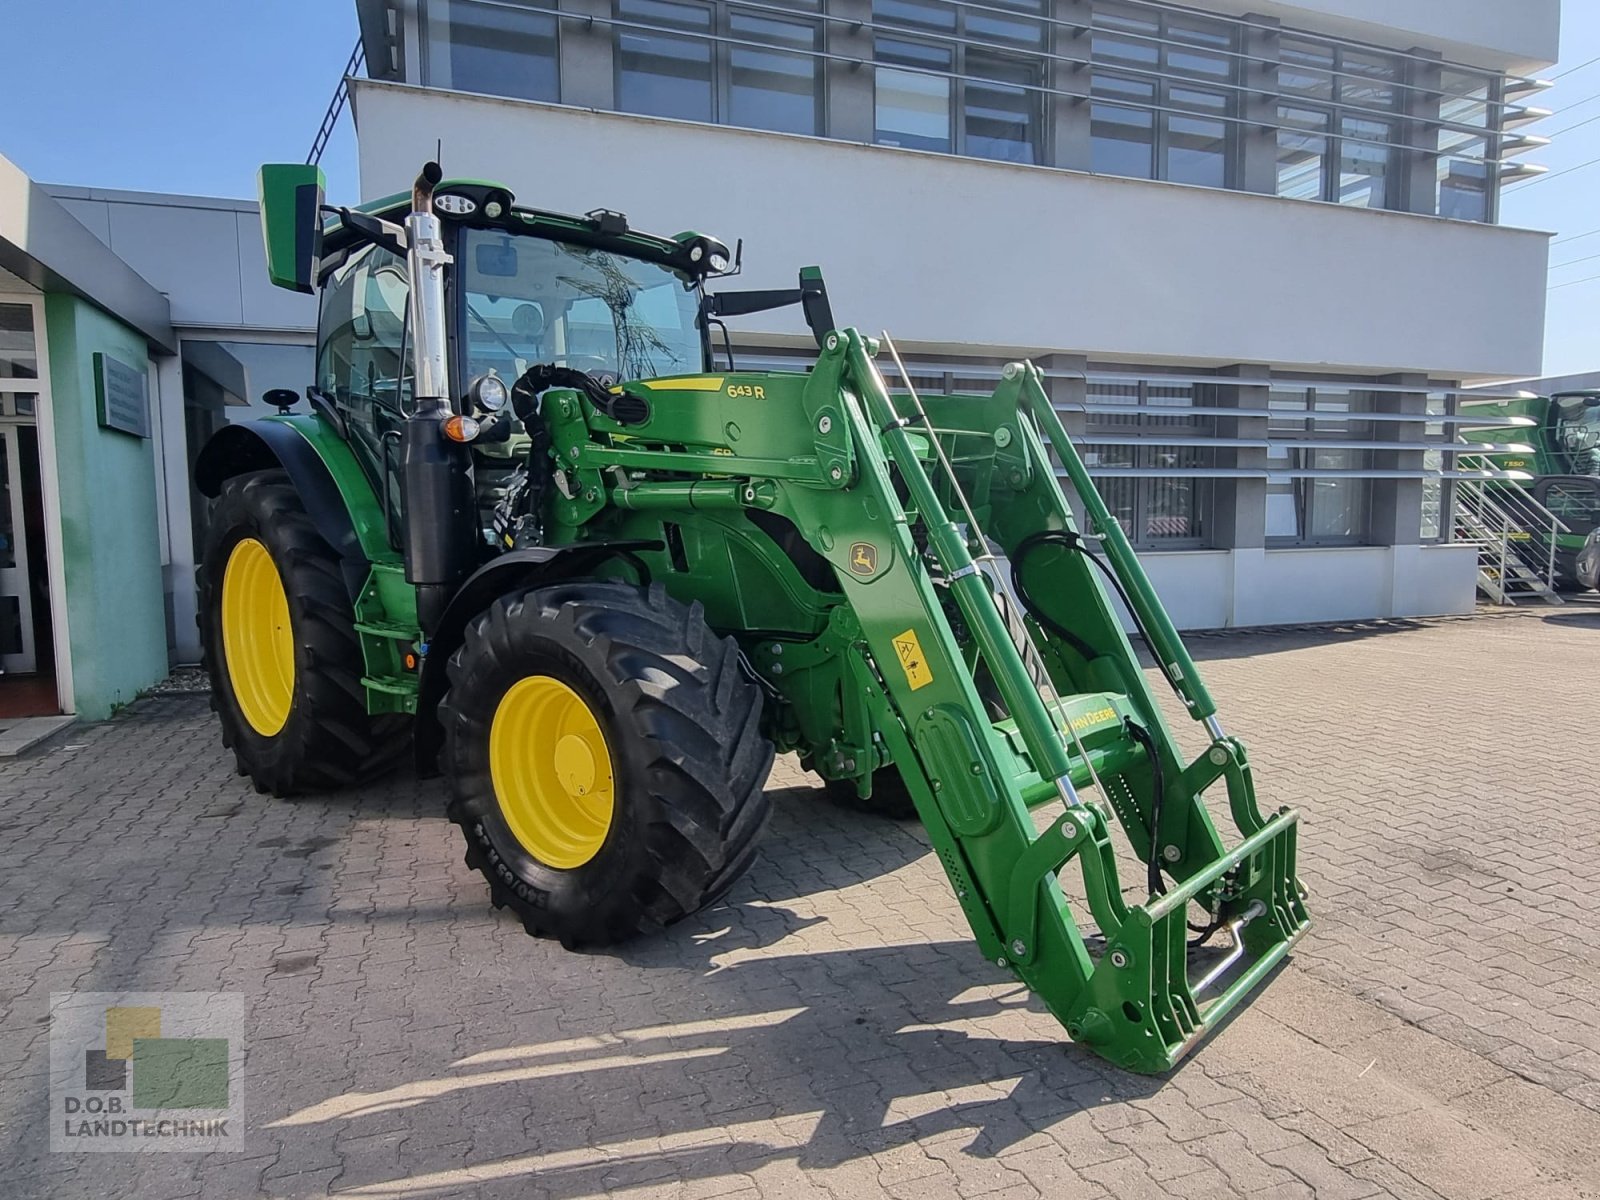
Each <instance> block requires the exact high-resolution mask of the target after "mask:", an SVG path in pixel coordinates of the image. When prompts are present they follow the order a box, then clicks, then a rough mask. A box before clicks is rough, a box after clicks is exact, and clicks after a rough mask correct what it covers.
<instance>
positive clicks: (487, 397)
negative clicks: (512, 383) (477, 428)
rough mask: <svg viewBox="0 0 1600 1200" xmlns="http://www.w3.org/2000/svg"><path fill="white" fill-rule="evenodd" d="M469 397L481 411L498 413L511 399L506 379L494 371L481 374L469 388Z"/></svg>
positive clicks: (473, 404)
mask: <svg viewBox="0 0 1600 1200" xmlns="http://www.w3.org/2000/svg"><path fill="white" fill-rule="evenodd" d="M467 398H468V399H469V400H471V401H472V406H473V407H474V408H476V409H477V410H478V411H479V412H488V413H497V412H499V411H500V410H501V409H502V408H504V407H505V406H506V402H507V401H509V400H510V399H511V392H510V390H509V389H508V388H507V387H506V383H505V380H503V379H501V378H500V376H498V375H496V374H495V373H494V372H493V371H490V372H488V373H487V374H484V375H479V376H478V377H477V378H476V379H474V380H473V381H472V386H471V387H469V388H468V389H467Z"/></svg>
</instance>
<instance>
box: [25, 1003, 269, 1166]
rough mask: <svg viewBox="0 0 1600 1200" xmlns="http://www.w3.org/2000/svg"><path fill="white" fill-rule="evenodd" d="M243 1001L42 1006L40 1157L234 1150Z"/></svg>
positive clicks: (238, 1136)
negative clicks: (43, 1150)
mask: <svg viewBox="0 0 1600 1200" xmlns="http://www.w3.org/2000/svg"><path fill="white" fill-rule="evenodd" d="M243 1034H244V998H243V997H242V996H240V995H238V994H237V993H228V992H56V993H53V994H52V995H51V997H50V1148H51V1149H52V1150H68V1151H72V1150H76V1151H107V1150H115V1151H128V1150H179V1151H184V1152H187V1153H191V1154H192V1153H197V1152H210V1151H216V1150H242V1149H244V1128H243V1115H242V1108H241V1104H240V1100H241V1096H240V1090H241V1089H240V1065H241V1062H242V1060H243V1044H242V1043H243Z"/></svg>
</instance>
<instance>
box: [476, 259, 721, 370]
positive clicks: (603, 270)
mask: <svg viewBox="0 0 1600 1200" xmlns="http://www.w3.org/2000/svg"><path fill="white" fill-rule="evenodd" d="M461 259H462V261H463V262H464V265H465V270H464V272H463V275H464V279H465V283H464V285H463V286H462V288H461V292H462V295H463V301H462V302H463V304H464V306H465V309H466V312H465V314H464V315H465V328H466V330H467V340H468V345H467V354H466V357H467V371H466V373H467V375H469V376H476V375H480V374H482V373H483V372H485V371H488V370H490V369H493V370H494V371H496V373H498V374H499V375H500V377H501V378H503V379H507V380H514V379H516V378H517V377H518V376H520V375H521V374H522V373H523V372H524V371H525V370H527V369H528V367H530V366H532V365H533V364H535V363H555V364H556V365H558V366H570V367H577V368H579V369H580V370H584V371H588V372H590V373H591V374H609V375H615V376H618V377H620V378H623V379H650V378H653V377H655V376H657V375H676V374H684V373H687V372H690V371H698V370H700V369H701V368H702V367H703V366H704V350H703V347H702V343H701V340H700V330H699V326H698V320H699V312H700V307H699V293H698V290H697V289H696V288H694V287H693V286H692V285H690V283H689V281H687V280H686V279H684V278H683V277H681V276H679V275H677V274H674V273H673V272H672V271H669V270H668V269H667V268H665V267H660V266H656V265H655V264H653V263H647V262H640V261H638V260H635V259H625V258H620V257H618V256H617V255H614V254H611V253H608V252H607V251H604V250H597V249H590V248H587V247H582V246H572V245H567V244H565V243H562V242H550V241H544V240H542V239H539V238H532V237H514V236H512V235H509V234H504V233H498V232H495V231H493V230H481V229H473V230H468V231H467V234H466V237H465V238H464V240H463V242H462V250H461ZM490 263H492V264H493V269H492V270H484V269H482V267H483V266H486V265H488V264H490Z"/></svg>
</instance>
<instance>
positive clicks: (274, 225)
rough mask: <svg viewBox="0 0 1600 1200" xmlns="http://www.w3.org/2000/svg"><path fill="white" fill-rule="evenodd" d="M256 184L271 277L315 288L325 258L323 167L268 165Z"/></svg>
mask: <svg viewBox="0 0 1600 1200" xmlns="http://www.w3.org/2000/svg"><path fill="white" fill-rule="evenodd" d="M256 182H257V187H258V190H259V192H260V195H261V237H262V241H263V242H265V243H266V248H267V277H268V278H269V279H271V280H272V282H273V284H274V286H276V287H281V288H288V289H289V290H290V291H294V292H305V293H307V294H310V293H312V292H314V291H316V285H317V266H318V262H319V260H320V259H321V258H322V193H323V190H324V189H325V188H326V186H327V180H326V178H325V177H324V176H323V174H322V169H321V168H320V167H314V166H311V165H309V164H306V163H269V164H267V165H266V166H263V167H262V168H261V171H260V174H259V175H258V176H257V177H256Z"/></svg>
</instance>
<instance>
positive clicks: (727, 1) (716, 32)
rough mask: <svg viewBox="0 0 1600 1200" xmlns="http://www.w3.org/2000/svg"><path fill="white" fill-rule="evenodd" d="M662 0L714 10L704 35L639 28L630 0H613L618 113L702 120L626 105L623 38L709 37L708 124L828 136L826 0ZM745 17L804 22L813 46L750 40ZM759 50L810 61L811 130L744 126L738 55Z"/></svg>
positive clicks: (693, 39) (795, 23) (783, 22)
mask: <svg viewBox="0 0 1600 1200" xmlns="http://www.w3.org/2000/svg"><path fill="white" fill-rule="evenodd" d="M656 2H658V3H664V4H672V5H677V6H679V7H682V8H689V9H698V10H700V11H702V12H705V13H707V14H709V17H710V20H709V23H708V25H707V31H706V33H704V34H697V33H692V32H687V31H684V32H679V31H676V30H670V29H665V28H663V29H641V28H638V27H637V23H638V22H639V19H638V18H636V17H633V16H630V15H629V14H628V12H627V11H626V7H625V6H626V5H627V3H628V0H612V4H611V15H612V17H613V19H615V20H616V21H618V22H629V24H626V25H624V24H618V25H616V26H614V32H613V35H612V39H611V48H612V55H611V57H612V88H613V92H612V95H613V96H614V97H615V108H616V111H617V112H625V113H632V114H633V115H635V116H646V117H652V116H653V117H663V118H665V119H668V120H691V121H698V118H693V117H673V116H670V115H669V114H664V113H659V112H642V111H639V110H636V109H633V108H625V107H623V104H622V90H623V77H624V74H625V71H624V67H623V48H622V39H623V38H625V37H628V36H638V37H646V38H652V37H656V38H669V39H676V40H680V41H687V42H703V43H704V44H705V46H706V49H707V55H708V57H707V60H706V61H707V69H708V70H709V72H710V78H709V79H708V80H707V81H706V82H707V85H708V87H709V92H710V115H709V116H708V117H707V119H706V120H705V122H703V123H705V124H710V125H718V126H723V127H725V128H729V129H755V130H759V131H761V132H764V133H780V134H789V135H790V136H793V137H827V136H828V127H827V108H828V106H827V95H826V85H825V84H826V81H825V77H824V72H823V70H822V60H821V59H820V58H819V57H818V55H820V54H821V53H822V51H823V46H824V39H823V24H824V22H823V20H822V17H823V16H824V15H825V13H824V9H823V0H799V2H800V3H803V4H807V5H808V6H809V7H806V8H803V9H797V10H796V11H794V12H792V13H790V12H785V13H775V12H771V11H769V10H768V9H767V8H765V7H750V6H747V5H744V4H740V3H739V2H738V0H656ZM737 16H745V17H749V18H752V19H755V20H760V21H770V22H773V23H775V24H780V25H792V26H795V27H797V28H798V27H801V26H804V27H806V28H808V29H809V30H810V33H811V47H810V49H809V50H798V49H795V48H793V47H790V46H785V45H780V44H777V43H770V44H768V43H757V42H755V41H753V40H751V39H746V38H743V37H741V36H740V35H738V34H736V33H735V32H734V19H735V17H737ZM751 50H754V51H759V52H765V53H774V54H781V55H789V56H792V57H794V58H796V59H801V60H803V61H805V62H806V63H808V64H809V66H810V70H811V108H812V127H811V131H810V132H809V133H807V132H796V131H795V130H792V129H774V128H772V127H771V126H770V125H741V124H738V123H736V122H735V121H733V119H732V117H733V111H734V100H733V92H734V82H733V80H734V58H735V56H736V55H737V54H738V53H739V52H741V51H751Z"/></svg>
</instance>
